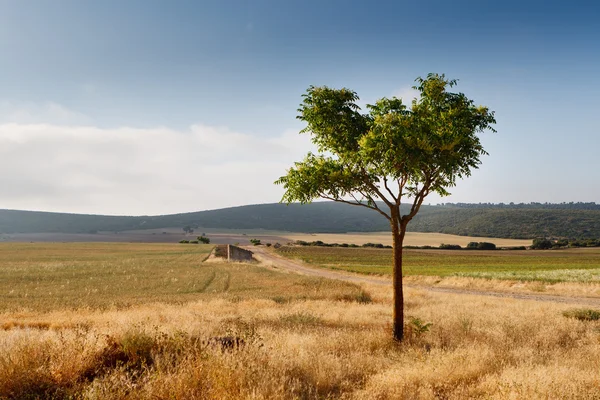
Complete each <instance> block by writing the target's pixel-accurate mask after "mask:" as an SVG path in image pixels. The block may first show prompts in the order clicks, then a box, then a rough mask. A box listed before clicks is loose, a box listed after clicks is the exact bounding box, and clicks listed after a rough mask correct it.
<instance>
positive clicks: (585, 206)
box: [440, 202, 600, 210]
mask: <svg viewBox="0 0 600 400" xmlns="http://www.w3.org/2000/svg"><path fill="white" fill-rule="evenodd" d="M440 205H441V206H445V207H459V208H520V209H536V210H600V204H596V203H595V202H587V203H586V202H569V203H564V202H563V203H536V202H532V203H512V202H511V203H442V204H440Z"/></svg>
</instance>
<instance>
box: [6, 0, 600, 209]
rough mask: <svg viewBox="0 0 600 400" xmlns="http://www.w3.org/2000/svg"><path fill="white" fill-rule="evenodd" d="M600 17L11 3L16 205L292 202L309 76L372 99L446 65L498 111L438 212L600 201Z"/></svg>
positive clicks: (544, 7) (462, 6) (9, 98)
mask: <svg viewBox="0 0 600 400" xmlns="http://www.w3.org/2000/svg"><path fill="white" fill-rule="evenodd" d="M598 21H600V6H597V5H596V4H595V3H594V2H591V1H588V2H582V1H580V2H577V1H573V2H568V3H567V2H560V3H559V2H556V3H555V2H548V1H544V2H541V1H520V2H514V1H504V2H481V1H478V2H475V1H454V2H446V1H444V2H442V1H429V2H427V1H424V2H414V1H413V2H403V1H390V2H385V1H380V2H375V1H374V2H349V1H337V0H335V1H301V2H300V1H294V2H291V1H290V2H283V1H112V0H105V1H97V2H92V1H76V0H73V1H66V0H55V1H50V0H45V1H43V0H39V1H2V2H0V56H1V57H2V62H1V63H0V88H2V89H1V90H0V187H2V194H0V208H13V209H35V210H48V211H70V212H86V213H108V214H159V213H171V212H184V211H194V210H202V209H211V208H220V207H225V206H233V205H243V204H250V203H265V202H276V201H278V200H279V199H280V197H281V194H282V189H281V188H279V187H276V186H274V185H273V184H272V182H273V181H274V180H275V179H276V178H277V177H279V176H280V175H283V174H284V173H285V169H286V167H288V166H290V165H291V164H292V162H293V161H294V160H298V159H300V158H301V157H302V155H303V154H304V153H305V152H306V151H308V150H310V149H311V145H310V143H309V140H308V137H306V136H300V135H297V132H298V131H299V130H300V129H301V128H302V124H300V123H299V122H298V121H297V120H296V119H295V116H296V109H297V107H298V104H299V102H300V100H301V97H300V96H301V95H302V93H303V92H304V91H305V89H306V88H307V87H308V86H309V85H328V86H333V87H341V86H345V87H349V88H351V89H353V90H356V91H357V92H358V94H359V96H360V97H361V101H362V102H364V103H367V102H372V101H374V100H376V99H377V98H380V97H387V96H392V95H397V96H404V97H407V96H408V97H410V96H412V95H413V93H412V92H411V91H410V87H411V86H412V84H413V80H414V79H415V78H416V77H417V76H424V75H426V74H427V73H429V72H439V73H445V74H446V75H447V76H448V77H451V78H457V79H459V85H458V86H457V87H456V89H457V90H459V91H462V92H464V93H465V94H467V96H469V97H471V98H473V99H474V100H475V102H476V103H479V104H484V105H487V106H489V107H490V108H491V109H493V110H495V111H496V117H497V120H498V124H497V130H498V133H497V134H491V133H488V134H483V135H482V141H483V143H484V145H485V147H486V149H487V150H488V152H489V153H490V156H489V157H486V158H484V160H483V165H482V166H481V168H480V169H479V170H478V171H476V172H475V173H474V174H473V176H472V177H471V178H469V179H467V180H465V181H463V182H460V183H459V184H458V186H457V187H456V188H453V190H451V192H452V193H453V195H452V196H450V197H447V198H443V199H440V198H435V197H432V198H431V199H430V202H431V203H437V202H511V201H513V202H530V201H540V202H545V201H548V202H562V201H596V202H600V185H598V171H599V170H600V157H598V155H597V152H598V149H599V148H600V139H599V138H598V137H599V135H598V133H599V132H598V123H597V121H598V117H597V109H598V105H599V103H600V102H599V101H598V93H600V75H599V74H598V71H600V44H599V43H600V24H599V23H598Z"/></svg>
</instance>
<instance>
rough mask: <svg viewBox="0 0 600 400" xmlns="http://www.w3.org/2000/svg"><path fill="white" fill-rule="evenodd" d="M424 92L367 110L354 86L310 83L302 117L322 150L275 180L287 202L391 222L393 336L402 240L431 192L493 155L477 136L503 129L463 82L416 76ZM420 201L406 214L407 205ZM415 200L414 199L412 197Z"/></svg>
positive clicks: (398, 312) (399, 309) (399, 307)
mask: <svg viewBox="0 0 600 400" xmlns="http://www.w3.org/2000/svg"><path fill="white" fill-rule="evenodd" d="M415 82H416V86H414V89H416V90H418V92H419V94H420V95H419V97H418V98H415V99H413V100H412V103H411V104H410V107H407V105H406V104H405V103H403V101H402V99H399V98H396V97H392V98H391V99H388V98H382V99H381V100H378V101H377V102H376V103H375V104H373V105H370V104H369V105H367V109H368V113H366V114H362V113H361V112H360V110H361V109H360V107H359V106H358V105H357V104H356V102H357V100H358V95H357V94H356V92H353V91H352V90H349V89H346V88H344V89H331V88H329V87H326V86H322V87H316V86H310V87H309V88H308V90H307V91H306V94H304V95H303V97H304V100H303V101H302V104H301V105H300V108H299V109H298V112H299V113H300V115H299V116H298V117H297V118H298V119H300V120H302V121H305V122H306V123H307V126H306V128H304V129H303V130H302V131H301V132H300V133H309V134H310V135H311V136H312V142H313V143H314V144H315V145H316V146H317V148H318V150H319V153H320V154H312V153H309V154H308V155H307V156H306V157H305V158H304V160H303V161H301V162H296V163H295V164H294V166H293V167H292V168H290V169H289V170H288V171H287V175H285V176H282V177H280V178H279V179H278V180H277V181H276V182H275V183H276V184H281V185H283V187H284V188H285V194H284V195H283V198H282V202H287V203H288V204H289V203H291V202H294V201H299V202H301V203H303V204H304V203H309V202H311V201H312V200H314V199H317V198H323V199H328V200H333V201H338V202H342V203H348V204H353V205H357V206H361V207H366V208H370V209H372V210H374V211H376V212H378V213H379V214H381V215H382V216H384V217H385V218H387V220H388V221H389V222H390V226H391V230H392V237H393V260H394V269H393V289H394V313H393V319H394V321H393V336H394V339H396V340H398V341H401V340H402V338H403V327H404V295H403V291H402V244H403V241H404V235H405V234H406V227H407V225H408V223H409V222H410V220H411V219H413V217H414V216H415V215H416V214H417V213H418V212H419V208H420V207H421V205H422V204H423V200H424V199H425V197H427V195H428V194H429V193H432V192H436V193H438V194H439V195H441V196H447V195H449V193H448V191H447V189H448V188H450V187H452V186H455V184H456V180H457V179H459V178H464V177H467V176H470V175H471V170H472V169H475V168H478V166H479V164H481V161H480V159H479V158H480V157H481V156H482V155H486V154H487V153H486V151H485V150H484V149H483V146H482V145H481V142H480V141H479V138H478V137H477V133H480V132H483V131H485V130H491V131H494V132H495V130H494V129H493V128H492V125H493V124H494V123H495V122H496V121H495V119H494V112H493V111H490V110H489V109H488V108H487V107H484V106H476V105H475V104H474V102H473V100H470V99H469V98H467V97H466V96H465V95H464V94H463V93H451V92H449V91H448V89H449V88H452V87H453V86H454V85H456V80H448V79H446V77H445V75H438V74H429V75H427V78H425V79H423V78H417V79H416V80H415ZM409 199H410V201H412V204H411V205H410V209H409V211H408V212H407V213H406V214H405V215H402V213H401V210H400V206H401V204H402V203H403V201H405V200H407V201H408V200H409ZM409 204H410V202H409Z"/></svg>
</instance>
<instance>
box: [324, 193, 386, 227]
mask: <svg viewBox="0 0 600 400" xmlns="http://www.w3.org/2000/svg"><path fill="white" fill-rule="evenodd" d="M319 197H321V198H322V199H326V200H332V201H336V202H338V203H346V204H350V205H351V206H362V207H366V208H368V209H371V210H375V211H377V212H378V213H379V214H381V215H383V216H384V217H385V218H386V219H387V220H388V221H391V220H392V218H391V217H390V216H389V215H387V214H386V213H385V212H383V211H381V210H380V209H379V207H377V205H375V206H374V207H373V206H370V205H368V204H365V203H361V202H356V203H354V202H352V201H348V200H344V199H336V198H334V197H330V196H327V195H325V194H322V193H319Z"/></svg>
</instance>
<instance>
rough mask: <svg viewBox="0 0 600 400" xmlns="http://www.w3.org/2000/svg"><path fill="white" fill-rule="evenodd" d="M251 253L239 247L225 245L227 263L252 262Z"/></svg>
mask: <svg viewBox="0 0 600 400" xmlns="http://www.w3.org/2000/svg"><path fill="white" fill-rule="evenodd" d="M252 254H253V253H252V252H251V251H250V250H246V249H242V248H241V247H237V246H233V245H231V244H228V245H227V261H252Z"/></svg>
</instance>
